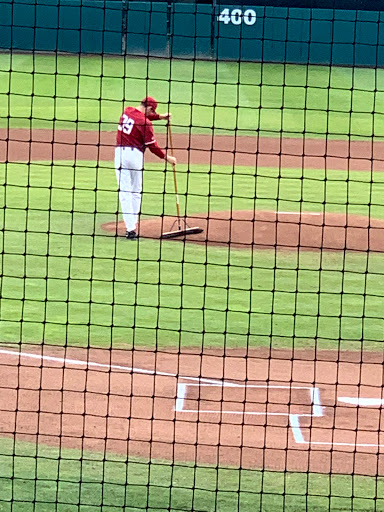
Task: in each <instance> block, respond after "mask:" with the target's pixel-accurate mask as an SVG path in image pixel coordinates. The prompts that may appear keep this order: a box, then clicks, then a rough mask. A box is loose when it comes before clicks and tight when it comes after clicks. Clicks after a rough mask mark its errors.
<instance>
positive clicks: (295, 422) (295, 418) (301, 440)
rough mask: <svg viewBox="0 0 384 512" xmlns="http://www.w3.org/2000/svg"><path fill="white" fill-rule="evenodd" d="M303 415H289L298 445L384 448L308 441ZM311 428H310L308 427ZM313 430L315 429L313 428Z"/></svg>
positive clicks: (377, 444) (373, 445) (369, 445)
mask: <svg viewBox="0 0 384 512" xmlns="http://www.w3.org/2000/svg"><path fill="white" fill-rule="evenodd" d="M301 416H302V415H299V414H290V415H289V424H290V426H291V430H292V434H293V438H294V440H295V442H296V443H297V444H304V445H306V446H312V445H316V446H352V447H358V448H384V444H380V443H342V442H336V441H312V440H311V439H310V440H306V439H305V437H304V435H303V431H302V428H301V425H300V417H301ZM308 428H310V427H308ZM312 428H313V427H312Z"/></svg>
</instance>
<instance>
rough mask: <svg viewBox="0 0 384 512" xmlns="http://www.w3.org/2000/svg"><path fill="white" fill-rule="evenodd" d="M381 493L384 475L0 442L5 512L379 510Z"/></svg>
mask: <svg viewBox="0 0 384 512" xmlns="http://www.w3.org/2000/svg"><path fill="white" fill-rule="evenodd" d="M383 496H384V479H383V478H381V477H378V478H376V479H374V478H369V477H363V476H356V475H353V476H351V475H350V476H347V475H332V476H329V475H321V474H315V473H309V474H307V473H301V474H300V473H288V472H286V473H283V472H271V471H263V472H262V471H259V470H245V469H242V470H239V469H232V468H219V469H217V468H213V467H204V466H199V467H193V466H191V465H189V464H185V463H177V462H176V463H173V464H170V463H168V462H162V461H156V462H153V461H152V462H151V463H149V462H148V461H145V460H140V459H132V460H129V461H128V462H127V461H126V460H125V459H124V458H123V457H120V456H118V455H113V454H105V455H103V454H100V453H97V452H92V453H91V452H81V453H80V452H78V451H75V450H69V449H61V450H58V449H55V448H50V447H47V446H44V445H35V444H32V443H24V442H17V443H16V444H13V442H12V441H11V440H8V439H2V440H0V512H11V511H12V512H30V511H31V512H32V510H39V512H50V511H52V510H56V511H57V512H75V511H76V512H96V511H97V512H100V511H102V512H115V511H123V510H124V511H126V512H128V511H129V512H139V511H141V510H148V511H152V512H154V511H155V510H156V511H160V512H161V511H164V512H165V511H170V512H176V511H185V512H187V511H191V510H196V511H199V512H213V511H214V510H218V511H220V512H233V511H235V510H241V512H253V511H254V510H260V511H262V512H283V511H284V512H304V511H308V510H310V511H311V512H320V511H324V510H328V511H330V512H336V511H356V512H357V511H359V512H363V511H364V512H368V511H369V512H371V511H372V512H374V511H375V512H380V511H383V510H384V498H383ZM56 503H57V504H56ZM34 507H35V508H34Z"/></svg>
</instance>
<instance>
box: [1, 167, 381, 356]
mask: <svg viewBox="0 0 384 512" xmlns="http://www.w3.org/2000/svg"><path fill="white" fill-rule="evenodd" d="M103 165H105V166H106V165H107V164H103ZM178 170H179V171H180V172H179V186H180V193H181V197H182V198H183V197H184V198H185V197H187V206H186V209H187V211H188V213H189V214H191V213H195V212H201V211H215V210H228V209H233V210H240V209H253V208H254V207H255V206H256V207H257V209H259V210H261V209H272V210H281V211H286V210H288V211H289V210H291V211H295V210H297V209H298V208H301V209H302V210H303V211H322V209H323V202H324V201H325V200H326V209H327V211H334V212H345V211H346V209H347V208H348V212H349V213H356V214H357V213H358V214H363V215H370V216H372V217H377V218H382V219H383V218H384V205H383V201H382V197H383V189H384V174H383V173H379V172H377V173H373V174H371V173H367V172H353V173H350V175H349V180H346V174H345V173H344V172H342V171H329V170H328V171H327V173H326V174H325V173H324V171H319V170H305V171H302V170H294V169H282V170H280V171H277V170H274V169H259V170H258V174H257V176H255V175H254V174H253V169H251V168H245V167H239V168H237V169H236V170H235V173H234V174H233V173H232V169H229V168H225V167H217V168H214V169H212V172H211V173H210V174H209V173H207V169H206V168H205V167H204V166H200V167H199V166H194V172H193V173H187V172H185V171H186V167H185V166H182V165H180V166H179V167H178ZM0 176H1V183H3V184H4V185H5V186H3V187H2V195H1V201H2V208H3V215H2V218H1V229H2V231H1V234H2V240H1V242H2V259H1V265H2V279H1V302H0V320H1V323H0V339H1V341H3V342H12V343H13V342H15V341H22V342H33V343H42V342H44V343H52V344H55V345H64V344H69V345H78V346H87V345H91V346H104V347H108V346H111V345H112V346H115V347H117V346H125V347H129V346H132V345H135V346H138V345H141V346H147V347H150V348H155V347H156V346H157V347H164V346H172V347H180V348H183V347H188V346H194V347H203V346H204V347H220V348H224V347H244V346H246V345H247V346H249V347H256V346H260V345H267V346H272V347H276V348H277V347H279V348H280V347H292V344H293V343H294V345H295V347H305V348H314V347H315V346H316V348H317V349H321V348H339V344H340V343H341V345H340V346H341V347H342V348H344V349H351V348H352V349H353V348H355V349H359V350H360V349H361V348H379V343H381V341H382V330H383V323H384V321H383V318H382V307H381V305H382V300H383V289H384V277H383V275H384V266H383V260H382V256H381V255H380V254H374V253H372V254H371V253H370V254H365V253H363V254H361V253H360V254H356V253H353V252H346V253H345V254H344V252H333V253H331V252H326V251H323V252H322V253H321V254H314V253H310V252H301V253H299V254H297V253H296V252H295V253H289V252H286V251H285V252H277V253H275V252H274V251H254V252H252V251H251V250H229V249H221V248H217V247H208V248H206V247H204V246H197V245H194V244H185V245H184V244H181V243H179V242H176V241H161V242H160V241H156V240H144V239H142V240H140V241H139V242H138V243H136V242H135V243H129V242H127V241H126V240H124V239H121V238H115V237H114V236H112V235H111V234H109V233H106V232H103V231H102V230H101V228H100V225H101V224H102V223H103V222H108V221H114V220H116V210H117V207H118V205H117V201H118V197H117V190H116V188H117V186H116V181H115V175H114V170H113V169H111V168H110V167H107V166H106V167H97V166H96V165H95V163H94V162H78V163H77V164H76V166H71V165H70V164H68V162H57V163H56V164H55V165H54V166H52V167H51V166H50V165H47V164H30V165H27V164H22V163H17V164H8V165H6V166H5V165H2V166H1V168H0ZM303 176H304V177H305V179H304V180H303V179H302V178H303ZM187 186H188V190H193V194H189V195H188V196H185V192H186V190H187ZM172 187H173V183H172V176H171V174H170V173H168V174H166V173H164V168H163V167H162V166H161V164H160V165H156V164H150V166H149V168H148V169H147V170H146V171H145V180H144V196H143V213H144V214H146V215H148V216H157V215H160V214H161V213H162V212H163V211H164V213H165V214H174V209H175V205H174V196H173V194H172V193H171V192H172ZM256 190H257V193H255V191H256ZM164 191H166V192H167V194H166V195H165V196H164ZM230 192H231V193H232V197H229V193H230ZM255 195H256V197H257V199H256V200H255ZM184 207H185V201H184V200H183V204H182V208H184Z"/></svg>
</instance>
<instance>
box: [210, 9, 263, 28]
mask: <svg viewBox="0 0 384 512" xmlns="http://www.w3.org/2000/svg"><path fill="white" fill-rule="evenodd" d="M217 19H218V21H222V22H223V23H224V24H225V25H228V23H232V24H233V25H241V24H242V23H243V22H244V23H245V24H246V25H254V24H255V23H256V12H255V11H254V10H253V9H247V10H246V11H244V12H243V11H242V10H241V9H233V10H232V11H231V12H230V11H229V9H223V10H222V11H221V13H220V14H219V16H218V17H217Z"/></svg>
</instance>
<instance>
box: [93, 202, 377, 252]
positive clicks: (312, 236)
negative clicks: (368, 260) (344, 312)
mask: <svg viewBox="0 0 384 512" xmlns="http://www.w3.org/2000/svg"><path fill="white" fill-rule="evenodd" d="M175 220H176V218H175V217H156V218H150V219H145V217H143V216H142V218H141V221H140V228H139V234H140V237H141V238H154V239H159V238H160V237H161V234H162V233H164V232H167V231H173V230H175V231H177V229H178V226H177V223H176V224H175ZM184 221H186V222H187V224H188V226H189V227H196V226H198V227H200V228H202V229H203V230H204V232H203V233H199V234H194V235H187V236H180V237H177V238H173V239H170V240H169V241H173V240H175V241H187V242H192V243H198V244H211V245H216V246H220V247H228V246H230V247H236V248H242V249H249V248H251V247H253V248H255V249H272V248H277V249H288V250H289V249H291V250H292V249H297V248H301V249H304V250H309V251H310V250H316V249H328V250H334V251H335V250H336V251H337V250H345V249H348V250H354V251H376V252H384V221H382V220H379V219H372V218H371V219H370V218H369V217H365V216H360V215H346V214H340V213H325V214H324V213H311V212H301V213H296V212H274V211H248V210H247V211H241V210H240V211H233V212H229V211H224V212H210V213H209V217H207V216H206V215H204V214H195V215H193V216H190V217H188V218H185V219H183V222H182V227H184ZM102 228H103V229H105V230H107V231H111V232H113V233H117V234H118V235H121V236H124V235H125V226H124V223H123V222H119V223H118V224H116V223H114V222H109V223H106V224H103V225H102ZM167 241H168V240H167Z"/></svg>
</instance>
